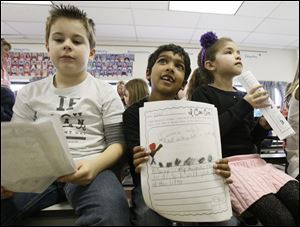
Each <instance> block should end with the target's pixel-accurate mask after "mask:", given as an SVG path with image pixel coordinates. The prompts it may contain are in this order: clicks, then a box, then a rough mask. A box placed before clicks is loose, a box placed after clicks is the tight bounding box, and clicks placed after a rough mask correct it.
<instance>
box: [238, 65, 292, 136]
mask: <svg viewBox="0 0 300 227" xmlns="http://www.w3.org/2000/svg"><path fill="white" fill-rule="evenodd" d="M237 80H238V82H240V83H241V85H242V86H243V87H244V88H245V89H246V91H247V92H249V91H250V90H251V89H252V88H254V87H255V86H257V85H259V82H258V81H257V79H256V78H255V77H254V75H253V74H252V73H251V72H250V71H246V72H244V73H243V74H242V75H240V76H238V77H237ZM259 89H260V90H261V91H264V89H263V88H259ZM268 103H269V104H270V106H269V107H266V108H261V109H260V110H261V112H262V114H263V116H264V117H265V118H266V120H267V121H268V123H269V125H270V126H271V127H272V129H273V131H274V132H275V134H276V135H277V136H278V137H279V139H281V140H283V139H285V138H287V137H288V136H291V135H294V134H295V131H294V130H293V128H292V127H291V125H290V124H289V122H288V121H287V120H286V119H285V117H284V116H283V115H282V113H281V112H280V111H279V109H278V108H277V107H276V105H275V104H274V102H273V101H272V100H271V99H270V98H269V99H268Z"/></svg>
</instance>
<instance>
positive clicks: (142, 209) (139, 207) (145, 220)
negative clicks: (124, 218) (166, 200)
mask: <svg viewBox="0 0 300 227" xmlns="http://www.w3.org/2000/svg"><path fill="white" fill-rule="evenodd" d="M131 197H132V217H131V222H132V224H133V225H136V226H172V223H173V222H172V221H171V220H168V219H166V218H164V217H163V216H161V215H159V214H158V213H156V212H155V211H153V210H151V209H150V208H149V207H148V206H147V205H146V203H145V200H144V198H143V194H142V189H141V185H139V186H136V187H135V188H134V189H133V190H132V196H131Z"/></svg>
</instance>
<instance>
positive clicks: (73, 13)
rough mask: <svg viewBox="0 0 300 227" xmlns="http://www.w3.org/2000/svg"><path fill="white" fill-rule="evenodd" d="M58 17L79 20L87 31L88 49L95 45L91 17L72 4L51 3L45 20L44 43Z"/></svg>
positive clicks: (93, 25)
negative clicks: (48, 14)
mask: <svg viewBox="0 0 300 227" xmlns="http://www.w3.org/2000/svg"><path fill="white" fill-rule="evenodd" d="M59 18H68V19H74V20H80V22H81V23H82V24H83V26H84V28H85V29H86V31H87V37H88V40H89V44H90V49H93V48H95V46H96V35H95V23H94V22H93V20H92V19H90V18H88V17H87V14H86V13H85V12H84V11H83V10H80V9H78V8H77V7H76V6H72V5H53V6H52V9H51V10H50V16H49V17H48V18H47V22H46V37H45V38H46V43H48V40H49V36H50V30H51V26H52V25H53V24H54V23H55V22H56V21H57V19H59Z"/></svg>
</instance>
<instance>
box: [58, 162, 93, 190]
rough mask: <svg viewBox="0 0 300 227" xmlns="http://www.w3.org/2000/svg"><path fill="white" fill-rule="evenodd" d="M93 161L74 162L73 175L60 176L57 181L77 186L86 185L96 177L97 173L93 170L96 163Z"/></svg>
mask: <svg viewBox="0 0 300 227" xmlns="http://www.w3.org/2000/svg"><path fill="white" fill-rule="evenodd" d="M94 162H95V161H94V160H93V159H85V160H77V161H75V163H76V166H77V170H76V172H75V173H72V174H69V175H65V176H61V177H59V178H58V179H57V180H58V181H59V182H70V183H74V184H79V185H88V184H90V183H91V182H92V181H93V180H94V178H95V177H96V176H97V174H98V171H97V169H96V168H95V166H96V163H94Z"/></svg>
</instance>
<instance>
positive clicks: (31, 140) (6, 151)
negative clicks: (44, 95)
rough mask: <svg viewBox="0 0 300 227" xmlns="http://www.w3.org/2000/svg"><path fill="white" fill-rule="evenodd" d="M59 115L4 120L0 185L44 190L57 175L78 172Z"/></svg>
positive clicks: (30, 190)
mask: <svg viewBox="0 0 300 227" xmlns="http://www.w3.org/2000/svg"><path fill="white" fill-rule="evenodd" d="M75 170H76V168H75V164H74V162H73V159H72V157H71V154H70V153H69V151H68V145H67V141H66V138H65V134H64V132H63V129H62V127H61V123H60V121H59V119H58V118H53V119H50V120H46V121H41V122H34V123H28V122H5V123H1V186H4V187H5V188H6V189H8V190H11V191H14V192H36V193H41V192H43V191H44V190H45V189H46V188H47V187H48V186H49V185H50V184H51V183H53V182H54V181H55V180H56V179H57V178H58V177H60V176H63V175H67V174H70V173H73V172H75Z"/></svg>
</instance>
